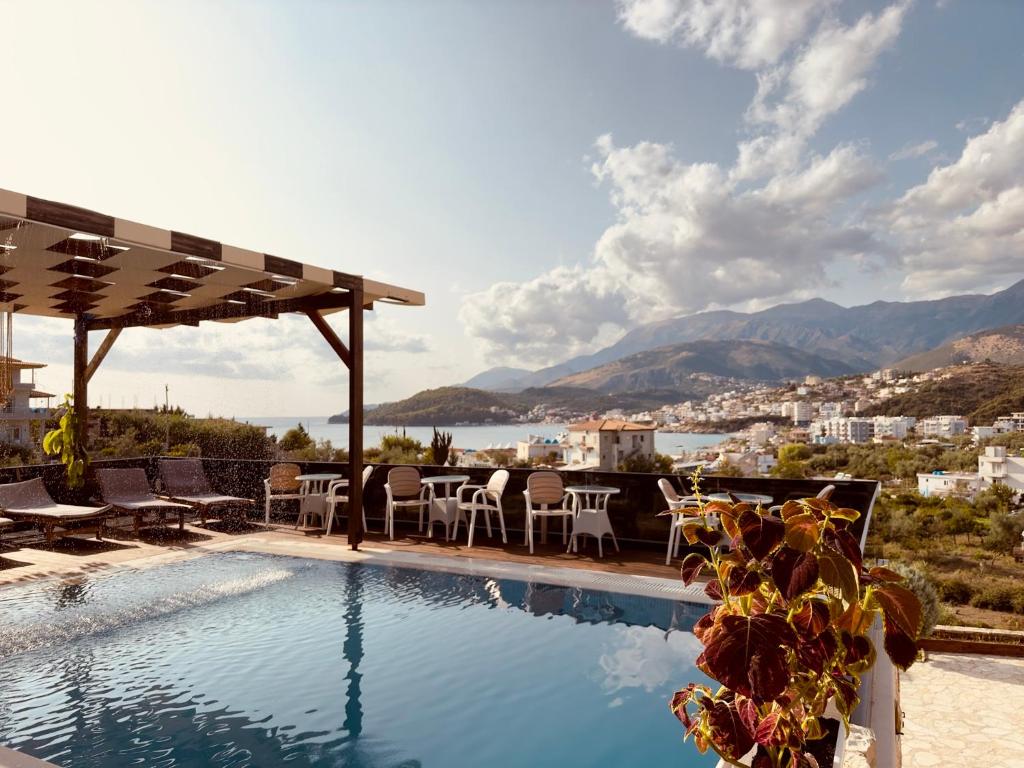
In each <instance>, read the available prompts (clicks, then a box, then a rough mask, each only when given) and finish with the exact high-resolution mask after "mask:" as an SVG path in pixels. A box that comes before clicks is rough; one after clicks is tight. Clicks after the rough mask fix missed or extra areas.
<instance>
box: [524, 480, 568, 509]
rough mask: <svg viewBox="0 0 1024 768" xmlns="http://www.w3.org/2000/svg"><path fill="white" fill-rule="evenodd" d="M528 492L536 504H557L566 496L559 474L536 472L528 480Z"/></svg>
mask: <svg viewBox="0 0 1024 768" xmlns="http://www.w3.org/2000/svg"><path fill="white" fill-rule="evenodd" d="M526 490H528V491H529V492H530V501H531V502H532V503H534V504H557V503H558V502H560V501H561V500H562V497H563V496H565V487H564V486H563V485H562V476H561V475H560V474H558V473H557V472H534V473H533V474H532V475H530V476H529V477H528V478H526Z"/></svg>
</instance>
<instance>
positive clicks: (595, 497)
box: [541, 485, 619, 552]
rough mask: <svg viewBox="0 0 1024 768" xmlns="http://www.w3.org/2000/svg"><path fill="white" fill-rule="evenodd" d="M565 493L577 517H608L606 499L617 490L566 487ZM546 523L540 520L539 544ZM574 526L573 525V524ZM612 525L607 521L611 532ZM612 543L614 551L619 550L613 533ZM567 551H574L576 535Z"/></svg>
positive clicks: (596, 486)
mask: <svg viewBox="0 0 1024 768" xmlns="http://www.w3.org/2000/svg"><path fill="white" fill-rule="evenodd" d="M565 492H566V493H570V494H572V499H573V509H574V510H575V512H576V514H577V515H579V514H580V513H581V512H589V513H593V514H603V515H605V516H606V517H607V515H608V499H609V498H610V497H611V496H614V495H615V494H616V493H619V489H618V488H615V487H613V486H611V485H569V486H566V489H565ZM545 522H547V518H541V543H544V534H545V531H544V525H543V524H544V523H545ZM573 525H575V523H573ZM611 527H612V524H611V522H610V521H609V523H608V529H609V531H611ZM611 536H612V543H613V544H615V550H616V551H618V549H619V542H618V541H616V540H615V533H614V532H613V533H612V534H611ZM569 550H570V551H573V552H575V551H576V535H575V534H573V537H572V542H571V543H570V544H569Z"/></svg>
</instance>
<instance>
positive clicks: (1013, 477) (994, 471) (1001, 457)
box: [978, 445, 1024, 491]
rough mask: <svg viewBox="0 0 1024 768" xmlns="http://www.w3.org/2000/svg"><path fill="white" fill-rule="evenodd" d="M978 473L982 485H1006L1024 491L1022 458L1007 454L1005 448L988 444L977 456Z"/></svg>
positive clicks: (1023, 459) (1023, 464) (1023, 460)
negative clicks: (983, 451)
mask: <svg viewBox="0 0 1024 768" xmlns="http://www.w3.org/2000/svg"><path fill="white" fill-rule="evenodd" d="M978 475H979V476H980V477H981V482H982V485H985V486H989V485H996V484H997V483H998V484H1002V485H1008V486H1009V487H1011V488H1013V489H1014V490H1017V491H1024V458H1022V457H1020V456H1008V455H1007V453H1006V448H1005V447H1003V446H1001V445H990V446H988V447H987V448H985V453H983V454H982V455H981V456H979V457H978Z"/></svg>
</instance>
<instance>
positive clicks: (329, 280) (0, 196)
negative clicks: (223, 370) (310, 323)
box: [0, 189, 424, 330]
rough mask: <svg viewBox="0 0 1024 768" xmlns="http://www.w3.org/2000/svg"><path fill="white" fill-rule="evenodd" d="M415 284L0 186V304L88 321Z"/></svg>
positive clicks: (322, 299)
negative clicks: (261, 250) (395, 282)
mask: <svg viewBox="0 0 1024 768" xmlns="http://www.w3.org/2000/svg"><path fill="white" fill-rule="evenodd" d="M357 286H361V287H362V290H363V306H370V305H372V303H373V302H375V301H385V302H392V303H398V304H410V305H422V304H423V303H424V297H423V294H422V293H420V292H419V291H414V290H410V289H407V288H401V287H399V286H394V285H388V284H385V283H380V282H377V281H374V280H369V279H366V278H363V277H360V276H357V275H352V274H347V273H343V272H337V271H332V270H328V269H324V268H322V267H316V266H313V265H310V264H302V263H300V262H297V261H291V260H290V259H285V258H281V257H278V256H272V255H270V254H265V253H258V252H256V251H250V250H246V249H244V248H236V247H233V246H230V245H225V244H222V243H219V242H216V241H213V240H206V239H204V238H200V237H195V236H193V235H188V234H184V233H182V232H175V231H172V230H165V229H158V228H156V227H151V226H147V225H144V224H138V223H136V222H133V221H127V220H125V219H118V218H114V217H113V216H107V215H104V214H100V213H96V212H94V211H88V210H85V209H82V208H76V207H73V206H69V205H65V204H62V203H54V202H50V201H47V200H40V199H38V198H34V197H30V196H27V195H22V194H18V193H15V192H8V191H5V190H2V189H0V304H5V305H9V306H11V307H13V309H14V311H15V313H16V314H27V315H44V316H50V317H65V318H74V317H76V316H79V315H85V316H87V317H88V318H89V327H90V329H92V330H97V329H102V328H114V327H130V326H139V325H147V326H169V325H177V324H182V323H185V324H193V325H194V324H196V323H197V322H199V321H202V320H218V321H236V320H242V319H246V318H248V317H274V316H277V315H278V314H279V313H282V312H304V311H310V310H315V311H317V312H331V311H336V310H338V309H343V308H345V307H347V300H348V293H349V291H350V290H351V289H352V288H354V287H357Z"/></svg>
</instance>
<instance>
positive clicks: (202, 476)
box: [157, 459, 254, 525]
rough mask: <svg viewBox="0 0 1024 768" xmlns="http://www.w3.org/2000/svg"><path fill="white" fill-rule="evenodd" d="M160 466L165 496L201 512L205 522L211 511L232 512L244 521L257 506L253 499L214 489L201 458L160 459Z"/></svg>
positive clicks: (202, 520) (220, 514)
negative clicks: (247, 511) (222, 492)
mask: <svg viewBox="0 0 1024 768" xmlns="http://www.w3.org/2000/svg"><path fill="white" fill-rule="evenodd" d="M157 465H158V466H159V468H160V480H161V481H162V482H163V484H164V492H163V495H164V496H166V497H167V498H168V499H170V500H171V501H177V502H180V503H182V504H188V505H189V506H190V507H192V509H194V510H195V511H196V512H197V513H198V515H199V519H200V521H201V522H202V524H203V525H206V521H207V518H208V517H209V516H210V515H211V514H216V515H218V516H221V517H226V516H227V513H229V512H231V511H235V512H236V515H237V516H238V517H239V519H241V520H243V521H244V520H245V519H246V510H247V509H248V508H249V507H252V506H253V505H254V502H253V500H252V499H244V498H242V497H240V496H225V495H223V494H220V493H217V492H216V491H214V490H213V487H212V486H211V485H210V481H209V480H208V479H207V477H206V473H205V472H204V471H203V463H202V462H201V461H200V460H199V459H160V460H159V461H158V462H157Z"/></svg>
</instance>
